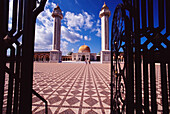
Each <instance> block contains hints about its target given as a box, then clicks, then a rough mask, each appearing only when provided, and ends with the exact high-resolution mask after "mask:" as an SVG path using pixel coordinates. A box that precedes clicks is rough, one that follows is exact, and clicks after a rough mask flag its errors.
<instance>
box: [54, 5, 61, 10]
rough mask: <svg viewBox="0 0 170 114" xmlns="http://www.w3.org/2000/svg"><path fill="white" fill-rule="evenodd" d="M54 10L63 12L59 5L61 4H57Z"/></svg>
mask: <svg viewBox="0 0 170 114" xmlns="http://www.w3.org/2000/svg"><path fill="white" fill-rule="evenodd" d="M54 10H59V11H60V12H61V9H60V7H59V5H58V4H57V6H56V7H55V8H54Z"/></svg>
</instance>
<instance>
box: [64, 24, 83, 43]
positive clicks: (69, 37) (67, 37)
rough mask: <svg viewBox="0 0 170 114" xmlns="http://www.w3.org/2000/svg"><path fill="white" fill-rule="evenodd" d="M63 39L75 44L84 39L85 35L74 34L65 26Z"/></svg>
mask: <svg viewBox="0 0 170 114" xmlns="http://www.w3.org/2000/svg"><path fill="white" fill-rule="evenodd" d="M61 37H62V39H65V40H67V41H69V42H71V43H75V42H78V41H80V40H81V39H83V35H80V34H79V33H76V32H73V31H71V30H69V29H68V28H66V27H65V26H61Z"/></svg>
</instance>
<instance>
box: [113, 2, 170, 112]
mask: <svg viewBox="0 0 170 114" xmlns="http://www.w3.org/2000/svg"><path fill="white" fill-rule="evenodd" d="M169 6H170V1H169V0H123V3H122V4H119V5H117V7H116V9H115V12H114V16H113V20H112V31H111V32H112V33H111V113H112V114H113V113H124V112H125V113H129V114H133V113H137V114H141V113H146V114H148V113H153V114H156V113H159V112H163V113H164V114H168V113H169V111H170V110H169V109H170V91H169V89H170V84H169V81H170V75H169V74H170V54H169V53H170V13H169V11H170V7H169ZM155 12H156V13H157V14H158V15H157V16H155V14H156V13H155ZM155 22H157V24H155ZM120 52H123V53H124V55H123V56H124V62H120V60H119V58H118V56H119V55H120ZM113 56H114V58H113ZM159 80H160V81H159ZM168 94H169V95H168Z"/></svg>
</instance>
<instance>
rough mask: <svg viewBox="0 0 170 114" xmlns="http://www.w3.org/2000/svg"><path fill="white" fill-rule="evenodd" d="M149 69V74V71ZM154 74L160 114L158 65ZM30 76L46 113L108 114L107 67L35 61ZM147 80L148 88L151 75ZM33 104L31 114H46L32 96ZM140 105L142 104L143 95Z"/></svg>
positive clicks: (107, 65)
mask: <svg viewBox="0 0 170 114" xmlns="http://www.w3.org/2000/svg"><path fill="white" fill-rule="evenodd" d="M148 70H149V71H150V68H149V69H148ZM155 74H156V93H157V107H158V114H161V113H162V95H161V77H160V65H159V64H156V70H155ZM33 75H34V76H33V89H34V90H35V91H36V92H37V93H39V94H40V95H41V96H42V97H43V98H44V99H46V100H47V102H48V113H49V114H109V113H110V86H109V84H110V64H97V63H92V64H87V65H86V64H84V63H37V62H35V63H34V74H33ZM142 79H143V76H142ZM8 81H9V80H8V76H7V77H6V78H5V93H4V105H3V111H4V113H5V112H6V104H7V93H8ZM148 81H149V82H148V83H149V85H150V75H149V80H148ZM142 83H143V81H142ZM142 89H143V86H142ZM150 90H151V89H150V86H149V106H150V107H149V109H150V110H151V91H150ZM142 93H143V92H142ZM168 93H169V91H168ZM32 102H33V105H32V112H33V114H44V113H45V104H44V102H42V101H41V100H40V99H39V98H38V97H36V96H35V95H33V99H32ZM169 103H170V97H169ZM142 104H143V105H144V93H143V95H142ZM169 109H170V106H169Z"/></svg>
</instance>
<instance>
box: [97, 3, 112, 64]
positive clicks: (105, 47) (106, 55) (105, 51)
mask: <svg viewBox="0 0 170 114" xmlns="http://www.w3.org/2000/svg"><path fill="white" fill-rule="evenodd" d="M110 14H111V13H110V10H109V8H108V7H107V5H106V4H105V2H104V5H103V7H102V8H101V11H100V14H99V17H100V18H101V39H102V41H101V47H102V50H101V56H100V57H101V62H102V63H109V62H110V51H109V17H110Z"/></svg>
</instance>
